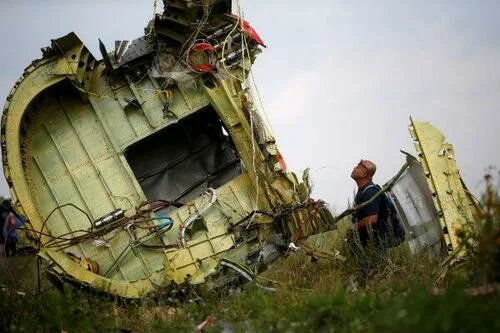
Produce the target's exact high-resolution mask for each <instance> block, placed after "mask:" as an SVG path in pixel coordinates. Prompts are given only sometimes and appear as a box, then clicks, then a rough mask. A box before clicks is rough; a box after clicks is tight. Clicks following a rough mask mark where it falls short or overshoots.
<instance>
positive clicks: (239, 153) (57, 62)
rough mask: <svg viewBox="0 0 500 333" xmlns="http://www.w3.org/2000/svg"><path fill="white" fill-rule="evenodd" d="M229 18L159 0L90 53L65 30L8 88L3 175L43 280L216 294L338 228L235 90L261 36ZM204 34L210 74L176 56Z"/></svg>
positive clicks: (210, 7) (143, 291)
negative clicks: (201, 287) (213, 56)
mask: <svg viewBox="0 0 500 333" xmlns="http://www.w3.org/2000/svg"><path fill="white" fill-rule="evenodd" d="M229 12H230V5H228V2H227V1H219V0H212V1H205V2H203V5H202V6H201V7H200V6H196V5H193V4H192V3H191V2H190V1H174V2H168V3H166V6H165V12H164V13H162V14H159V15H156V17H155V18H154V20H152V21H151V22H150V23H149V25H148V27H147V28H146V32H147V34H146V36H144V37H141V38H139V39H137V40H135V41H132V42H128V41H122V42H117V45H116V49H115V52H110V53H108V52H107V51H106V50H105V47H104V45H102V44H101V51H102V53H103V59H102V60H99V61H98V60H96V59H95V58H94V57H93V56H92V55H91V54H90V52H89V51H88V50H87V48H86V47H85V46H84V45H83V43H82V42H81V41H80V40H79V39H78V37H77V36H76V35H75V34H74V33H70V34H68V35H67V36H64V37H62V38H59V39H56V40H53V41H52V45H51V47H49V48H46V49H43V53H44V56H43V58H42V59H41V60H36V61H34V62H33V63H32V64H31V65H30V66H29V67H28V68H27V69H26V70H25V72H24V74H23V76H22V77H21V78H20V79H19V80H18V81H17V82H16V84H15V85H14V88H13V89H12V91H11V93H10V95H9V97H8V98H7V102H6V104H5V108H4V113H3V117H2V137H1V141H2V153H3V161H2V162H3V167H4V174H5V177H6V179H7V182H8V184H9V187H10V191H11V195H12V198H13V202H14V204H15V207H16V209H17V211H18V212H19V213H20V214H22V215H24V216H25V217H26V219H27V223H26V226H27V228H28V229H29V233H28V234H29V236H30V237H31V238H32V239H33V240H34V244H35V245H36V246H37V247H38V248H39V255H40V256H41V257H42V258H43V259H44V262H45V264H46V267H47V269H48V271H49V272H50V273H52V274H55V275H56V276H58V277H60V278H62V279H65V280H68V281H71V282H72V283H76V284H80V285H86V286H89V287H91V288H94V289H97V290H100V291H103V292H105V293H109V294H112V295H116V296H119V297H125V298H138V297H144V296H146V295H150V294H151V293H157V292H160V293H161V292H166V291H168V290H171V289H175V288H177V287H178V286H179V285H181V284H191V285H197V284H201V283H208V284H209V285H210V286H212V287H220V286H222V285H224V284H226V283H229V282H231V281H232V280H234V279H236V278H238V277H240V276H241V275H242V272H245V274H246V275H245V276H244V278H245V279H246V280H248V276H250V277H253V276H254V275H255V274H256V273H258V272H260V271H262V270H263V269H265V267H266V265H267V264H268V263H269V262H271V261H273V260H276V259H277V258H278V257H279V256H280V255H283V254H284V253H285V252H286V251H287V244H288V243H290V242H300V241H301V240H302V239H305V238H306V237H307V236H309V235H311V234H315V233H319V232H324V231H326V230H329V229H332V228H333V227H334V226H333V224H331V221H332V217H331V214H330V213H329V211H328V210H327V209H326V207H325V205H324V203H323V202H322V201H314V200H312V199H310V198H309V192H310V191H309V187H308V184H307V181H306V179H305V178H304V182H299V181H298V180H297V177H296V176H295V175H294V174H293V173H290V172H288V171H287V170H285V169H284V164H283V163H282V160H281V155H280V154H279V151H278V148H277V146H276V143H275V141H274V138H273V137H272V135H271V134H270V132H269V131H268V130H267V128H266V126H265V124H264V122H263V120H262V117H260V115H259V113H258V112H257V110H256V108H255V107H254V105H253V103H252V98H251V96H250V94H249V89H248V87H247V86H246V76H247V75H248V73H249V70H250V66H251V64H252V63H253V61H254V60H255V55H256V54H257V53H258V51H259V44H258V43H257V42H256V41H255V40H253V39H252V36H249V35H248V34H245V31H243V30H242V29H241V26H242V24H241V21H240V19H239V18H237V17H233V16H228V15H226V14H228V13H229ZM245 24H246V22H245ZM193 26H194V27H195V28H193ZM252 31H253V30H252ZM253 33H255V32H253ZM193 36H194V37H193ZM211 36H212V37H211ZM213 36H215V37H213ZM254 38H255V37H254ZM199 39H204V40H208V41H210V43H212V45H213V46H214V49H215V50H217V52H219V53H218V59H217V63H216V65H215V66H214V68H213V69H212V70H211V71H209V72H207V73H200V72H199V71H194V70H192V69H191V68H189V64H186V62H185V61H184V60H185V58H184V54H185V52H186V50H189V49H190V48H191V47H192V45H193V44H194V43H196V42H197V40H199ZM229 40H231V41H232V43H228V41H229ZM240 49H244V51H243V52H240V51H239V50H240ZM195 61H198V60H197V59H195ZM199 61H200V62H201V63H202V62H203V61H204V60H203V59H201V60H199ZM225 132H227V133H228V135H225V134H224V133H225ZM184 134H186V135H185V136H184ZM134 154H135V155H134ZM169 157H170V158H169ZM174 157H175V158H174ZM180 157H182V158H180ZM226 162H227V163H226ZM162 163H163V164H162ZM224 163H225V164H224ZM160 164H161V168H160V169H161V170H160V169H158V168H159V167H160ZM195 166H196V168H199V169H196V170H195V169H192V168H195ZM157 169H158V170H157ZM191 170H195V171H191ZM199 170H203V172H201V171H199ZM202 173H203V177H202V178H200V179H198V178H197V177H201V176H200V174H202ZM205 173H206V174H205ZM181 187H182V190H179V188H181ZM212 187H213V188H212ZM177 190H178V193H177V192H175V191H177ZM174 192H175V193H176V194H175V195H174ZM158 193H162V194H163V195H165V197H155V195H156V194H158ZM155 200H161V201H155ZM122 211H123V212H124V214H121V213H120V212H122ZM117 212H118V213H117ZM123 215H124V216H123ZM96 221H99V223H97V224H96ZM276 254H277V255H276ZM89 263H93V264H94V265H90V264H89ZM96 267H97V268H96ZM234 267H236V268H237V269H234Z"/></svg>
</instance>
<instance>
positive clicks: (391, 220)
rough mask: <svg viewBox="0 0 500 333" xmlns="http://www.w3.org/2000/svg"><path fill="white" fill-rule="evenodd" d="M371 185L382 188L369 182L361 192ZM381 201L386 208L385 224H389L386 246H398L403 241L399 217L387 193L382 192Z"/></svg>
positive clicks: (403, 236) (402, 228)
mask: <svg viewBox="0 0 500 333" xmlns="http://www.w3.org/2000/svg"><path fill="white" fill-rule="evenodd" d="M372 187H375V188H376V189H377V190H378V191H380V190H381V189H382V188H381V187H380V186H379V185H375V184H371V185H368V186H367V187H366V188H365V189H364V190H363V192H365V191H366V190H367V189H369V188H372ZM382 201H383V202H384V205H385V207H386V209H387V224H388V226H389V230H388V231H389V236H390V238H389V239H388V242H387V247H396V246H399V245H401V244H402V243H403V242H404V241H405V237H406V232H405V229H404V227H403V224H402V223H401V219H400V217H399V214H398V212H397V210H396V206H395V205H394V203H393V202H392V200H391V198H390V197H389V196H388V195H387V193H383V194H382Z"/></svg>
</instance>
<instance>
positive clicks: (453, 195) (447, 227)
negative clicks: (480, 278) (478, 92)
mask: <svg viewBox="0 0 500 333" xmlns="http://www.w3.org/2000/svg"><path fill="white" fill-rule="evenodd" d="M409 130H410V134H411V136H412V138H413V140H414V141H415V148H416V150H417V152H418V157H419V160H420V163H421V164H422V168H423V170H424V174H425V176H426V178H427V183H428V185H429V188H430V190H431V193H432V196H433V199H434V204H435V206H436V208H437V210H438V214H439V217H440V223H441V227H442V230H443V233H444V237H445V240H446V244H447V247H448V249H449V250H450V251H451V250H455V249H457V248H458V245H459V239H458V237H457V232H458V231H459V230H460V229H461V228H462V227H463V225H464V224H465V223H468V222H474V221H476V220H477V217H478V208H477V206H476V204H475V203H474V201H473V200H472V197H471V195H470V192H469V191H468V190H467V188H466V187H465V185H464V183H463V181H462V179H461V177H460V173H459V170H458V167H457V165H456V162H455V152H454V150H453V146H452V145H451V144H449V143H447V142H446V140H445V138H444V136H443V135H442V134H441V132H439V130H437V129H436V128H435V127H433V126H432V125H431V124H429V123H427V122H421V121H417V120H413V119H411V123H410V126H409Z"/></svg>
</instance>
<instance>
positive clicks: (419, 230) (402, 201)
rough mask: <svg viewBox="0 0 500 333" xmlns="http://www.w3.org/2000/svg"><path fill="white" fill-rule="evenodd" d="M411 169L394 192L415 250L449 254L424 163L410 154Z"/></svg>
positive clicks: (411, 244)
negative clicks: (422, 164)
mask: <svg viewBox="0 0 500 333" xmlns="http://www.w3.org/2000/svg"><path fill="white" fill-rule="evenodd" d="M407 161H408V168H407V169H406V170H405V171H404V172H403V173H402V174H401V176H400V177H399V178H398V180H397V181H396V182H395V183H394V185H393V186H392V188H391V191H390V195H391V198H392V199H393V202H394V204H395V205H396V208H397V210H398V213H399V216H400V217H401V219H402V223H403V225H404V228H405V230H406V237H407V238H406V239H407V241H408V245H409V247H410V250H411V252H412V253H417V252H419V251H421V250H429V251H430V252H431V253H433V254H434V255H435V256H437V257H442V256H444V255H446V254H447V251H446V247H445V244H444V237H443V232H442V230H441V226H440V223H439V216H438V212H437V210H436V208H435V207H434V203H433V200H432V194H431V192H430V190H429V187H428V185H427V181H426V178H425V175H424V171H423V169H422V166H421V165H420V163H419V162H418V161H417V159H416V158H415V157H413V156H411V155H407Z"/></svg>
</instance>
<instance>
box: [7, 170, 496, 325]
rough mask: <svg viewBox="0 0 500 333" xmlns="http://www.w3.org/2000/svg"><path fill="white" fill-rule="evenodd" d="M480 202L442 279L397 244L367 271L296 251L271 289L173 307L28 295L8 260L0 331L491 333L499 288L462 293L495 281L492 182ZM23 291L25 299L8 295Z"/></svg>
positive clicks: (276, 270) (275, 268)
mask: <svg viewBox="0 0 500 333" xmlns="http://www.w3.org/2000/svg"><path fill="white" fill-rule="evenodd" d="M484 206H485V211H484V213H483V214H482V215H481V216H480V219H479V221H478V222H477V223H474V224H473V225H469V226H467V227H466V228H464V230H463V233H462V234H461V237H462V238H463V244H465V246H466V253H467V255H466V256H465V257H464V258H463V260H461V261H460V266H456V267H455V268H454V269H453V270H452V271H451V273H450V274H447V275H446V276H445V277H444V279H443V278H442V272H443V270H442V267H441V263H439V262H436V261H435V260H434V259H432V257H429V256H428V255H427V254H425V253H422V254H420V255H417V256H410V255H409V252H408V251H407V249H406V248H405V247H404V246H401V247H399V248H396V249H391V251H389V253H388V255H387V257H386V258H385V259H384V260H383V261H382V262H381V263H379V265H377V266H376V267H375V268H374V269H373V270H372V271H370V272H369V273H368V274H360V271H359V267H357V265H356V264H355V263H354V261H353V260H351V259H352V258H349V257H348V260H347V261H346V262H345V263H341V262H332V261H326V260H319V261H317V262H315V263H313V262H311V260H310V258H309V257H308V256H306V255H305V254H303V253H297V254H294V255H291V256H290V257H288V258H285V259H282V260H279V261H278V262H276V263H274V264H273V265H271V267H269V270H268V271H267V272H265V273H264V274H263V275H262V277H263V278H265V279H266V281H275V283H274V286H275V288H276V291H274V292H271V291H268V290H264V289H262V288H259V286H258V285H257V284H256V283H249V284H246V285H244V286H234V287H233V288H232V289H230V290H226V291H225V292H223V293H221V292H220V291H219V292H217V293H215V292H212V291H206V290H198V291H197V292H198V295H199V296H200V297H199V299H198V300H197V301H196V302H193V303H187V304H184V305H182V306H181V307H178V308H172V307H170V306H169V305H167V304H166V303H164V302H163V301H162V300H161V299H156V300H153V299H145V300H141V301H139V302H128V303H122V302H118V301H117V300H113V299H106V298H104V297H103V296H97V295H92V294H89V293H84V292H81V291H79V290H76V289H73V288H65V289H64V291H65V292H64V293H62V292H60V291H59V290H56V289H52V290H49V291H48V292H45V293H42V294H41V295H38V296H32V295H30V290H29V288H30V285H31V287H33V285H36V279H31V280H30V279H24V278H25V277H26V276H25V275H26V272H27V271H29V270H28V269H26V268H23V267H22V265H21V264H19V265H18V266H19V268H18V270H17V271H16V267H15V266H16V265H13V264H11V265H10V267H11V272H10V276H11V277H12V276H14V278H16V279H17V282H18V283H17V284H16V285H15V288H14V287H13V286H12V284H10V285H9V283H11V282H12V280H11V279H9V278H7V275H6V274H3V273H2V277H1V280H2V284H3V285H5V286H6V287H7V289H4V290H3V291H2V292H0V313H1V320H0V323H1V325H2V328H1V330H2V331H12V332H60V331H61V329H64V330H66V331H67V332H70V333H72V332H127V331H133V332H193V331H195V329H196V326H197V325H198V324H200V323H201V322H202V321H204V320H205V319H207V318H208V317H210V318H212V319H213V324H211V325H209V326H207V327H205V328H204V331H206V332H221V331H222V332H391V331H394V332H402V331H403V332H438V331H439V332H481V331H482V332H500V314H499V313H498V309H500V298H499V297H498V293H497V292H494V289H493V292H492V290H491V288H490V289H489V290H487V292H478V293H471V292H470V288H471V287H474V288H476V287H481V286H484V285H487V284H490V285H491V284H493V285H495V286H497V285H496V283H498V282H499V262H500V260H499V258H500V257H499V248H500V234H499V230H500V228H499V227H500V200H499V198H498V194H497V190H496V187H495V186H493V183H492V181H491V179H490V180H489V181H488V182H487V188H486V191H485V200H484ZM348 224H349V221H342V222H341V224H340V226H339V230H337V231H333V232H330V233H328V234H325V235H324V237H325V239H324V242H323V243H324V247H325V249H327V250H330V251H335V250H340V251H341V252H342V253H343V254H347V253H348V251H346V249H345V248H344V241H343V236H344V233H345V229H346V228H347V226H348ZM311 242H313V243H314V240H311ZM9 260H10V259H9ZM14 260H20V259H19V258H14ZM22 260H25V261H26V260H27V259H26V258H25V259H22ZM34 263H35V262H33V264H34ZM23 264H25V263H23ZM33 264H32V265H31V266H30V267H34V266H33ZM32 271H33V272H35V270H34V269H32ZM458 273H460V274H458ZM440 277H441V279H440ZM20 280H26V281H25V282H24V284H23V285H24V286H21V285H20V284H19V281H20ZM9 281H11V282H9ZM437 281H439V282H437ZM436 287H439V288H438V289H436ZM22 288H25V289H24V291H25V292H27V295H26V296H21V295H18V294H17V293H16V291H18V290H19V289H22ZM32 290H34V289H32ZM436 290H437V291H436ZM472 295H475V296H472Z"/></svg>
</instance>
